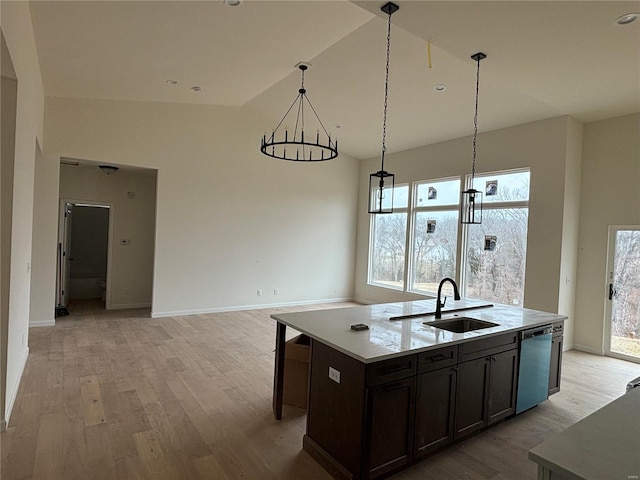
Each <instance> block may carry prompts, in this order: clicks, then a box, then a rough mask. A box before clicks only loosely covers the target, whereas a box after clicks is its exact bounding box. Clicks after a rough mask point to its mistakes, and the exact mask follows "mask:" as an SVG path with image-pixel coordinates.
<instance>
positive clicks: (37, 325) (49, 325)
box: [29, 318, 56, 328]
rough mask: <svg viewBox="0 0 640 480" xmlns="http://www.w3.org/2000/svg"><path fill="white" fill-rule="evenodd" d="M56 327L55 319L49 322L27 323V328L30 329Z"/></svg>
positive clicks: (36, 321)
mask: <svg viewBox="0 0 640 480" xmlns="http://www.w3.org/2000/svg"><path fill="white" fill-rule="evenodd" d="M55 325H56V321H55V319H53V318H52V319H51V320H35V321H30V322H29V328H31V327H54V326H55Z"/></svg>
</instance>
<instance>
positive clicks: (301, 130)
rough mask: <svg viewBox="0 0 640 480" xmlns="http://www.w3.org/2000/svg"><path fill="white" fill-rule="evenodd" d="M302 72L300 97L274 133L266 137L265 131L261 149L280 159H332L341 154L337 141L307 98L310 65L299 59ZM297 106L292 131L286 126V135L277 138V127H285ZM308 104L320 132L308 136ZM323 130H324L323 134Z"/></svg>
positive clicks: (315, 160)
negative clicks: (306, 79) (306, 109)
mask: <svg viewBox="0 0 640 480" xmlns="http://www.w3.org/2000/svg"><path fill="white" fill-rule="evenodd" d="M296 67H298V68H299V69H300V72H301V73H302V83H301V86H300V89H299V90H298V96H297V97H296V98H295V100H294V101H293V103H292V104H291V106H290V107H289V110H287V113H285V114H284V117H282V120H280V123H278V125H277V126H276V128H275V129H274V130H273V132H272V133H271V135H270V136H269V137H267V135H266V134H265V135H264V136H263V137H262V142H261V144H260V151H261V152H262V153H264V154H265V155H268V156H269V157H273V158H278V159H280V160H292V161H294V162H322V161H325V160H332V159H334V158H336V157H337V156H338V141H337V140H336V139H332V138H331V135H329V132H327V129H326V128H324V125H323V124H322V121H320V117H318V114H317V113H316V110H315V109H314V108H313V105H311V102H310V101H309V98H307V90H306V89H305V88H304V72H305V70H307V69H308V68H309V67H310V64H308V63H304V62H300V63H298V64H297V65H296ZM296 105H297V108H296V109H295V110H296V114H295V120H294V119H293V117H294V115H293V114H292V115H291V117H292V121H293V124H294V128H293V131H292V132H290V131H289V130H288V129H287V127H286V125H285V128H284V136H282V135H281V137H280V138H279V139H278V138H277V137H276V134H277V132H278V129H279V128H280V127H281V126H282V124H283V123H284V121H285V120H286V118H287V116H288V115H289V113H291V111H292V110H294V108H293V107H294V106H296ZM305 105H308V107H309V108H310V109H311V111H312V112H313V114H314V115H315V118H316V120H317V124H318V125H316V126H317V127H318V128H317V131H316V133H315V135H314V134H311V135H309V134H307V137H306V138H305V126H306V125H305V119H304V113H305V112H304V111H305ZM321 129H322V133H321Z"/></svg>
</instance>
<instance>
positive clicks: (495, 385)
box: [487, 349, 518, 424]
mask: <svg viewBox="0 0 640 480" xmlns="http://www.w3.org/2000/svg"><path fill="white" fill-rule="evenodd" d="M489 358H490V360H491V362H490V363H491V369H490V372H489V386H488V390H489V392H488V397H489V398H488V408H489V411H488V418H487V421H488V423H489V424H492V423H495V422H497V421H498V420H502V419H503V418H506V417H508V416H510V415H513V414H514V413H515V412H516V388H517V385H518V382H517V380H518V377H517V372H518V350H517V349H514V350H507V351H506V352H502V353H498V354H496V355H491V357H489Z"/></svg>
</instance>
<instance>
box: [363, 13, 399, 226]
mask: <svg viewBox="0 0 640 480" xmlns="http://www.w3.org/2000/svg"><path fill="white" fill-rule="evenodd" d="M399 9H400V7H398V5H396V4H395V3H392V2H388V3H386V4H384V5H383V6H382V8H381V9H380V10H382V11H383V12H384V13H386V14H387V15H388V16H389V19H388V22H387V65H386V75H385V81H384V114H383V117H382V159H381V163H380V170H378V171H377V172H375V173H372V174H371V175H369V213H374V214H378V213H393V187H394V183H395V175H394V174H393V173H389V172H387V171H385V169H384V155H385V153H386V151H387V143H386V141H387V99H388V97H389V53H390V51H391V15H392V14H393V13H394V12H397V11H398V10H399Z"/></svg>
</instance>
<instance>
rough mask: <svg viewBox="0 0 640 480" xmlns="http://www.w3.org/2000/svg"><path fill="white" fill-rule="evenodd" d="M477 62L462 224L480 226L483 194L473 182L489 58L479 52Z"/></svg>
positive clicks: (461, 214) (476, 55)
mask: <svg viewBox="0 0 640 480" xmlns="http://www.w3.org/2000/svg"><path fill="white" fill-rule="evenodd" d="M471 58H472V59H473V60H475V61H476V63H477V69H476V111H475V115H474V116H473V163H472V166H471V183H470V185H469V188H468V189H467V190H465V191H464V192H462V201H461V203H460V210H461V211H460V222H461V223H463V224H480V223H482V192H480V191H479V190H476V189H475V188H474V186H473V181H474V179H475V177H476V140H477V138H478V93H479V92H480V60H482V59H483V58H487V56H486V55H485V54H484V53H482V52H478V53H475V54H473V55H471Z"/></svg>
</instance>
